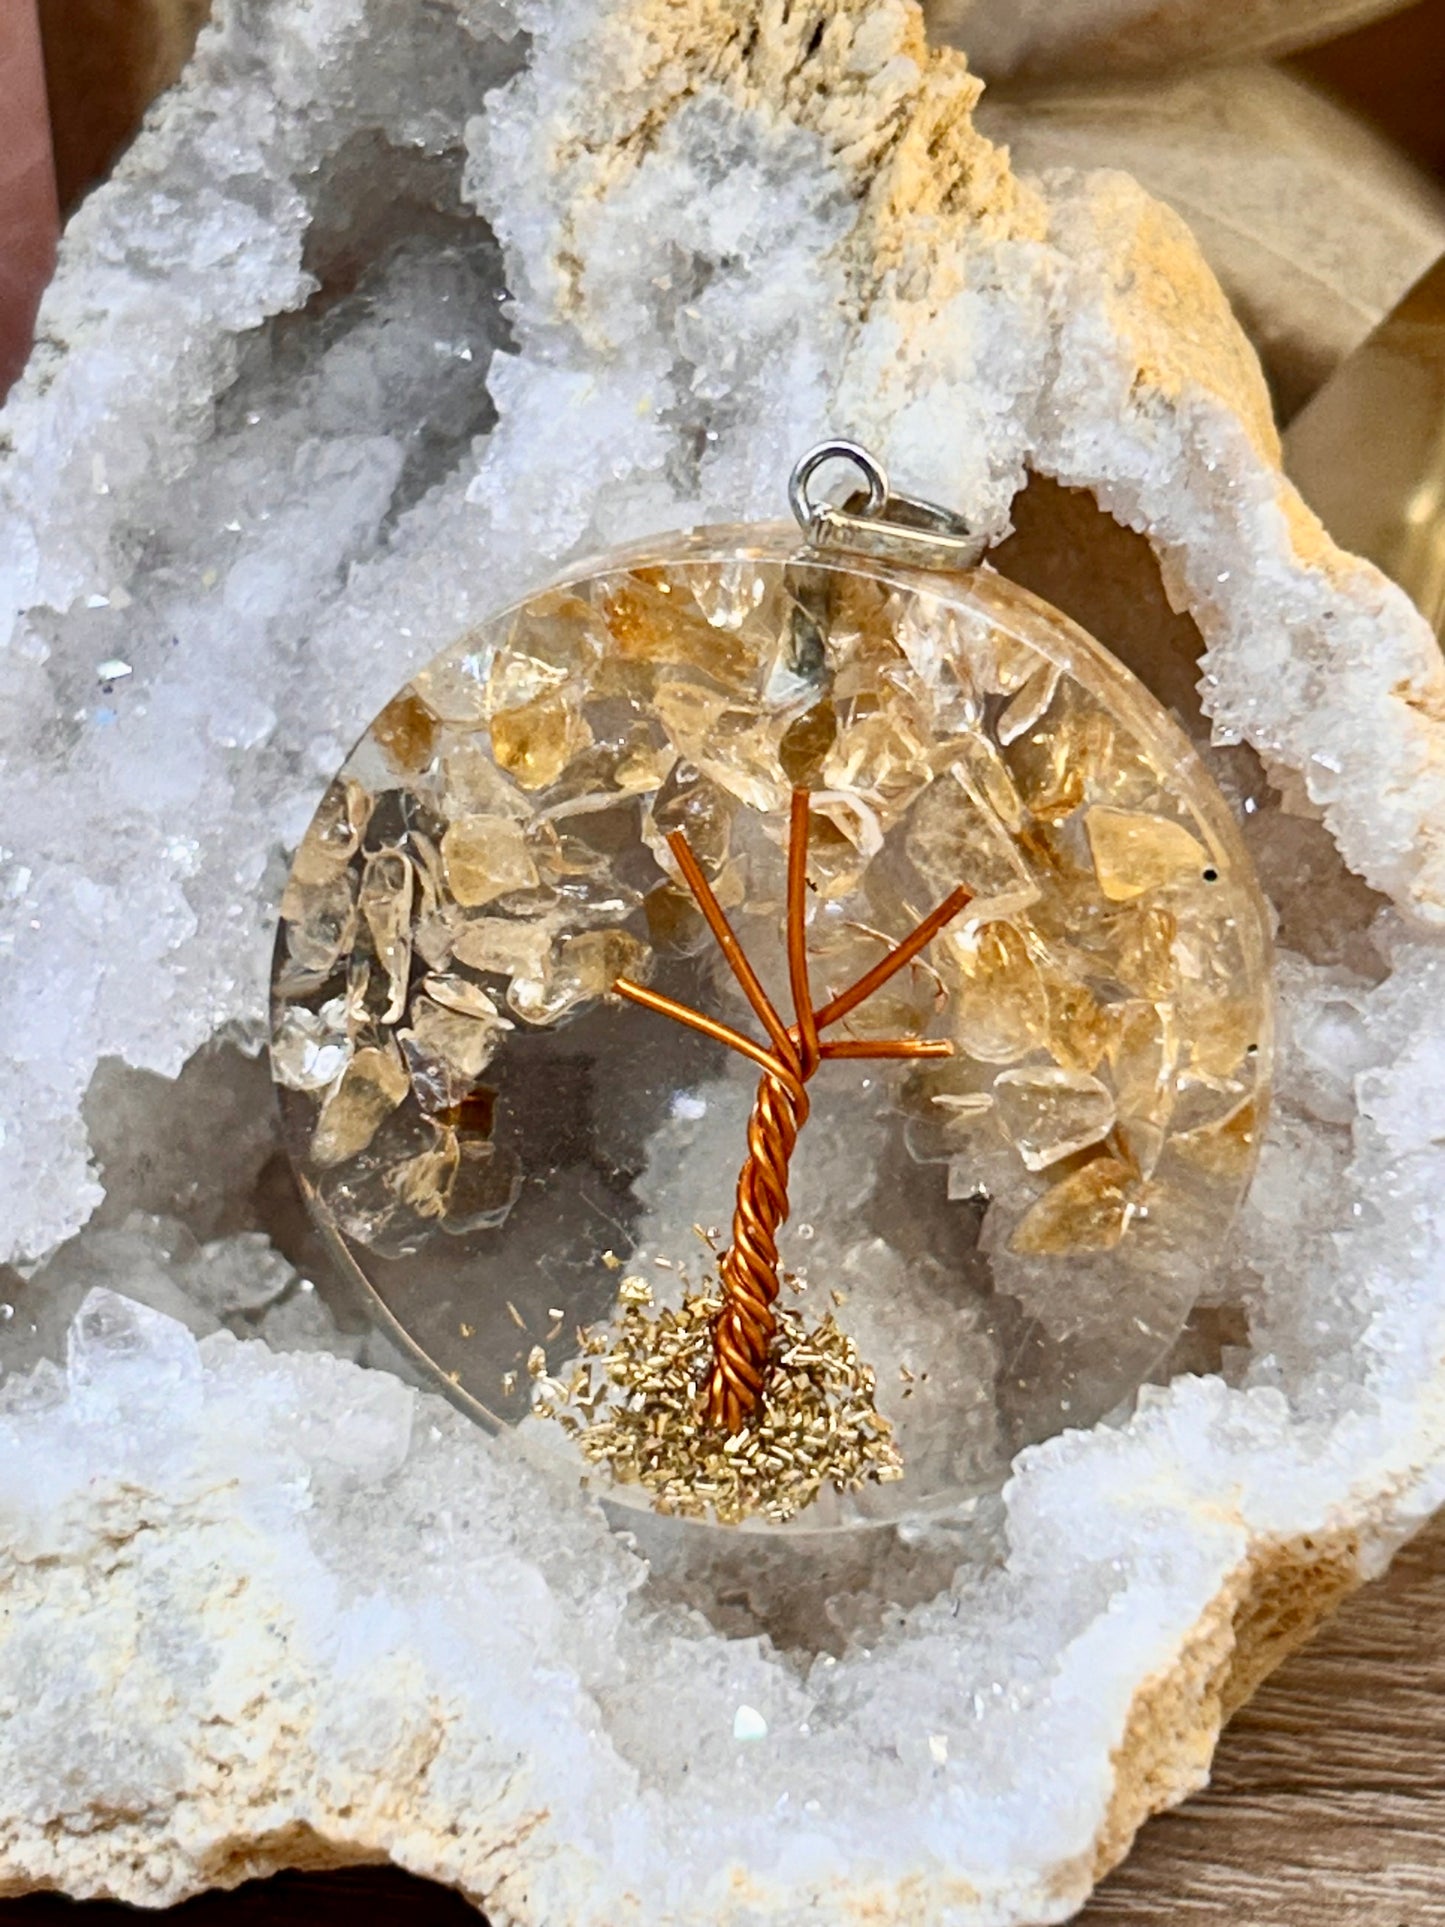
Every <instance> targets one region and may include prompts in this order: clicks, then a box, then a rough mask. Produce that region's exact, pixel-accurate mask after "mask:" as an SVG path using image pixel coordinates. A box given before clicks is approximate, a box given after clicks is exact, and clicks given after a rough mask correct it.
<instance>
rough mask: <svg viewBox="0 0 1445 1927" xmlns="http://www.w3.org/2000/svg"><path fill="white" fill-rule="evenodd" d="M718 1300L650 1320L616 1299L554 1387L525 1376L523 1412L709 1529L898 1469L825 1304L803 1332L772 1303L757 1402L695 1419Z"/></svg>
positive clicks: (701, 1298) (784, 1514)
mask: <svg viewBox="0 0 1445 1927" xmlns="http://www.w3.org/2000/svg"><path fill="white" fill-rule="evenodd" d="M721 1302H722V1301H721V1299H720V1297H718V1296H717V1295H715V1292H714V1293H711V1294H710V1293H709V1291H708V1290H707V1289H704V1290H703V1291H700V1292H689V1293H688V1294H687V1295H686V1296H685V1297H684V1299H683V1301H682V1304H681V1307H680V1308H679V1309H678V1310H676V1311H673V1310H663V1311H660V1312H659V1313H658V1314H657V1316H656V1317H649V1316H648V1315H647V1313H646V1312H645V1311H644V1310H643V1308H642V1307H641V1306H640V1305H638V1304H635V1303H633V1304H628V1303H625V1302H624V1304H623V1306H622V1311H621V1316H620V1317H619V1319H618V1320H617V1322H616V1324H615V1325H613V1326H612V1328H611V1329H610V1331H608V1332H607V1333H606V1334H605V1336H604V1335H603V1334H601V1333H598V1332H596V1331H593V1332H589V1333H588V1334H587V1339H588V1343H587V1345H586V1348H585V1349H586V1352H587V1353H588V1355H589V1356H588V1357H587V1358H584V1360H583V1362H582V1363H581V1364H580V1365H579V1366H578V1367H577V1368H576V1370H575V1371H574V1372H573V1374H572V1377H571V1379H570V1381H569V1383H568V1385H567V1386H566V1387H561V1386H560V1385H559V1382H558V1381H556V1380H548V1381H547V1382H546V1384H545V1385H544V1386H539V1388H538V1390H539V1392H541V1393H543V1394H544V1396H542V1397H539V1399H538V1400H537V1402H536V1403H535V1405H534V1407H533V1409H534V1411H536V1412H537V1413H538V1414H539V1416H542V1417H547V1418H552V1419H556V1420H557V1421H558V1423H559V1424H562V1425H563V1426H564V1427H565V1429H566V1430H567V1431H569V1432H571V1433H572V1434H573V1436H575V1437H576V1439H577V1443H578V1445H579V1447H580V1448H581V1450H582V1453H583V1454H584V1456H585V1457H586V1458H588V1459H589V1460H591V1461H592V1462H593V1463H594V1464H597V1465H605V1466H606V1467H607V1469H608V1471H609V1472H610V1473H611V1475H612V1477H613V1478H614V1479H615V1480H617V1481H618V1483H619V1484H623V1485H642V1486H645V1487H646V1489H647V1490H648V1491H649V1492H650V1493H651V1494H652V1498H653V1504H654V1505H655V1507H656V1508H657V1510H658V1511H659V1512H664V1513H675V1514H677V1515H679V1516H681V1517H683V1518H689V1519H702V1518H706V1517H707V1516H708V1514H709V1513H710V1512H711V1513H712V1514H713V1515H714V1516H715V1517H716V1519H717V1520H718V1522H719V1524H721V1525H736V1524H737V1523H738V1522H739V1521H740V1520H742V1519H745V1518H748V1517H752V1516H755V1515H756V1516H760V1517H762V1518H764V1519H767V1520H768V1521H770V1522H771V1523H772V1524H775V1525H781V1524H782V1523H783V1522H784V1520H787V1519H791V1518H792V1517H793V1515H794V1514H795V1513H797V1512H799V1511H801V1510H802V1508H803V1507H804V1506H806V1505H809V1504H810V1503H811V1502H812V1501H813V1500H814V1499H815V1498H817V1496H818V1494H819V1493H820V1492H821V1491H822V1489H823V1487H824V1486H825V1485H832V1486H834V1487H836V1489H837V1490H838V1491H840V1492H855V1491H857V1490H858V1489H859V1488H860V1487H861V1486H863V1485H865V1484H867V1483H869V1482H870V1481H876V1482H878V1483H880V1484H881V1483H885V1482H887V1481H890V1480H894V1479H901V1478H902V1476H903V1462H902V1460H901V1458H900V1457H899V1453H898V1447H897V1446H896V1444H895V1443H894V1440H893V1429H892V1427H891V1426H890V1425H889V1423H888V1420H887V1419H885V1418H884V1417H883V1416H882V1415H881V1414H880V1413H879V1411H878V1409H877V1407H876V1406H875V1404H874V1392H875V1388H876V1380H875V1375H874V1373H873V1371H872V1369H871V1367H869V1366H867V1365H865V1364H864V1363H863V1361H862V1360H861V1359H860V1358H859V1356H858V1350H857V1347H856V1346H855V1345H854V1343H853V1341H852V1339H850V1338H848V1337H847V1336H845V1334H844V1333H843V1332H841V1331H840V1330H839V1329H838V1327H837V1325H836V1324H835V1323H834V1321H833V1318H832V1315H831V1313H830V1314H829V1315H828V1316H827V1317H825V1318H824V1319H823V1320H822V1321H821V1322H820V1323H819V1324H817V1325H814V1326H812V1327H811V1328H809V1327H808V1326H806V1325H805V1324H804V1322H803V1319H802V1316H801V1314H800V1313H798V1312H796V1311H794V1310H792V1309H791V1308H785V1307H782V1306H779V1308H778V1330H777V1333H776V1336H775V1339H774V1352H773V1365H772V1370H771V1371H770V1372H769V1374H768V1379H767V1387H766V1390H765V1392H764V1395H763V1400H762V1405H761V1408H760V1410H759V1412H758V1413H757V1414H756V1416H755V1417H754V1418H753V1419H751V1420H750V1421H749V1422H748V1423H747V1424H746V1425H745V1426H744V1427H743V1429H742V1430H741V1431H739V1432H735V1433H731V1434H729V1433H726V1432H723V1431H720V1430H717V1429H714V1428H712V1427H709V1426H707V1425H706V1424H705V1422H704V1420H703V1418H702V1416H701V1407H702V1396H703V1391H704V1387H705V1385H706V1382H707V1377H708V1373H709V1372H710V1370H711V1368H712V1326H713V1320H714V1319H715V1318H716V1317H717V1315H718V1311H719V1309H720V1308H721ZM593 1359H595V1360H597V1364H598V1367H599V1368H600V1370H601V1374H602V1376H601V1377H600V1378H597V1379H594V1377H593V1371H594V1365H593V1363H592V1362H591V1361H592V1360H593ZM557 1392H560V1394H561V1395H560V1396H558V1397H553V1396H550V1395H551V1394H554V1393H557ZM574 1415H575V1416H574ZM579 1418H580V1421H581V1423H580V1427H579V1424H578V1420H579Z"/></svg>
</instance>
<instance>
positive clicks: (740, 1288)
mask: <svg viewBox="0 0 1445 1927" xmlns="http://www.w3.org/2000/svg"><path fill="white" fill-rule="evenodd" d="M809 823H810V804H809V797H808V792H807V791H806V790H794V791H793V796H792V807H791V815H790V820H789V829H788V863H787V914H786V937H787V956H788V979H789V990H790V992H791V996H792V1003H793V1016H794V1021H793V1022H792V1023H791V1024H785V1023H784V1021H783V1019H782V1017H781V1016H780V1015H779V1013H778V1010H777V1007H776V1005H775V1004H774V1003H773V1001H772V999H771V998H770V997H769V996H768V994H767V992H766V990H765V989H764V988H763V985H762V981H761V979H760V978H759V976H758V974H757V972H756V970H754V968H753V966H752V964H751V963H750V962H749V961H748V957H747V954H746V952H745V951H744V949H743V946H742V944H741V943H740V942H739V941H738V938H737V935H736V933H735V932H734V930H733V928H732V926H731V924H730V923H729V922H728V919H727V916H726V913H725V912H724V910H723V908H722V906H721V904H720V903H719V902H718V900H717V897H716V895H715V894H714V892H713V889H712V886H711V884H710V883H709V882H708V880H707V877H706V876H705V875H704V873H703V870H702V866H701V864H700V863H699V862H698V860H697V857H696V855H695V854H694V852H693V850H692V847H691V845H690V844H689V843H688V841H687V838H686V836H685V835H684V834H683V833H682V831H681V830H675V831H674V832H673V833H672V834H671V835H670V836H669V837H668V839H667V842H668V847H669V849H670V850H671V851H672V854H673V858H674V860H675V861H676V863H677V867H678V869H679V871H680V872H681V875H682V878H683V881H684V882H685V883H686V884H687V887H688V889H689V890H690V891H691V892H692V895H693V897H694V898H695V900H696V902H697V906H698V908H699V910H700V911H701V912H702V915H703V917H704V918H705V919H706V921H707V925H708V928H709V929H710V930H711V932H712V934H713V937H714V938H715V939H716V941H717V945H718V948H719V949H720V950H721V951H722V954H723V956H724V957H725V958H726V960H727V963H728V966H729V968H730V969H731V970H732V973H733V975H734V976H735V977H736V978H737V981H738V984H739V986H740V987H741V989H742V992H743V995H744V996H745V997H746V998H747V1000H748V1002H749V1003H750V1004H751V1005H752V1007H753V1009H754V1011H755V1012H756V1013H757V1016H758V1019H759V1021H760V1022H761V1024H762V1026H763V1029H764V1030H765V1031H766V1032H767V1035H768V1039H769V1043H770V1045H771V1048H769V1047H768V1046H767V1045H764V1044H760V1043H758V1042H756V1041H755V1040H754V1039H753V1038H751V1037H748V1036H746V1035H745V1034H744V1033H743V1032H742V1031H739V1030H735V1029H734V1028H733V1027H732V1026H731V1025H730V1024H725V1023H723V1022H721V1021H720V1020H719V1019H717V1018H715V1017H709V1016H707V1015H705V1014H704V1013H703V1012H702V1011H699V1010H694V1009H692V1008H691V1007H690V1006H689V1005H687V1004H681V1003H677V1002H675V1001H674V1000H673V999H672V998H670V997H664V996H662V995H660V994H659V993H658V992H657V991H654V990H649V989H648V988H647V986H646V985H645V984H639V983H634V982H633V981H632V980H631V979H629V978H627V977H619V978H618V979H617V981H616V983H615V984H614V985H613V988H614V990H616V991H617V992H618V994H619V995H621V996H623V997H627V998H629V999H630V1000H631V1001H632V1002H633V1003H636V1004H641V1005H644V1006H645V1007H646V1008H647V1009H649V1010H655V1011H660V1012H661V1013H662V1014H663V1015H665V1016H668V1017H672V1018H674V1019H676V1021H677V1022H678V1023H680V1024H686V1025H688V1026H689V1027H690V1028H691V1029H693V1030H697V1031H701V1032H702V1033H703V1034H704V1035H705V1036H707V1037H711V1038H714V1039H715V1040H716V1041H717V1042H719V1043H723V1044H727V1045H728V1046H729V1047H730V1048H731V1049H733V1050H735V1051H739V1052H741V1054H742V1055H743V1056H744V1057H749V1058H751V1059H752V1060H753V1061H754V1062H755V1063H756V1064H758V1065H760V1066H761V1068H762V1073H763V1074H762V1077H761V1079H760V1081H759V1083H758V1091H757V1096H756V1097H755V1098H754V1100H753V1108H752V1112H751V1114H750V1116H749V1118H748V1154H747V1157H746V1159H745V1161H744V1163H743V1167H742V1170H741V1171H740V1172H739V1174H738V1184H737V1200H736V1204H735V1206H734V1210H733V1222H732V1236H731V1242H730V1243H729V1245H728V1249H727V1251H726V1252H725V1253H724V1255H723V1258H722V1262H721V1266H720V1271H719V1276H720V1280H721V1286H722V1298H723V1303H722V1309H721V1311H720V1312H719V1314H718V1317H717V1320H716V1322H715V1324H714V1326H713V1361H712V1370H711V1372H710V1374H709V1377H708V1383H707V1391H706V1396H705V1401H704V1416H705V1417H706V1419H707V1421H708V1423H709V1424H711V1425H714V1426H718V1427H721V1428H722V1429H723V1430H725V1431H727V1432H737V1431H739V1430H740V1429H741V1428H742V1426H743V1425H744V1424H745V1423H746V1422H747V1420H748V1418H749V1417H750V1416H751V1415H752V1414H753V1412H755V1411H756V1409H757V1406H758V1402H759V1400H760V1398H761V1396H762V1391H763V1386H764V1383H765V1380H766V1377H767V1371H768V1365H769V1360H770V1357H771V1351H772V1342H773V1335H774V1332H775V1330H776V1328H777V1319H776V1314H775V1312H774V1309H773V1306H774V1301H775V1300H776V1298H777V1295H778V1285H779V1277H778V1230H779V1227H780V1226H781V1225H782V1224H783V1222H784V1221H785V1219H786V1218H787V1215H788V1169H789V1164H790V1161H791V1158H792V1155H793V1148H794V1146H795V1145H796V1143H797V1140H798V1133H799V1132H800V1131H801V1129H802V1127H803V1125H804V1124H805V1123H806V1122H807V1118H808V1108H809V1106H808V1092H807V1086H808V1083H809V1081H810V1080H811V1078H812V1077H813V1076H814V1074H815V1073H816V1071H817V1070H818V1067H819V1065H820V1064H822V1063H823V1062H824V1061H825V1060H826V1059H828V1058H840V1057H851V1058H860V1057H863V1058H867V1057H874V1058H920V1057H951V1056H952V1055H953V1045H952V1044H951V1043H950V1042H949V1041H948V1040H947V1039H945V1038H936V1039H935V1038H904V1037H899V1038H878V1039H873V1038H866V1039H854V1038H840V1039H825V1038H824V1037H823V1036H822V1033H823V1032H824V1031H825V1030H828V1029H829V1028H830V1027H831V1026H832V1025H834V1024H836V1023H838V1022H840V1021H841V1019H842V1018H844V1017H846V1016H847V1015H848V1014H849V1012H850V1011H853V1010H856V1009H857V1008H858V1006H859V1005H860V1004H861V1003H863V1002H864V1001H865V1000H866V999H867V998H869V997H871V996H872V995H873V993H874V992H875V991H876V990H878V989H880V988H881V986H882V985H883V984H885V983H887V982H888V980H889V978H890V977H892V976H894V975H895V974H896V973H897V972H898V971H900V970H902V969H904V968H905V966H906V965H908V964H909V963H911V962H912V961H913V959H914V958H915V957H917V956H918V955H919V954H920V953H921V952H922V951H923V950H924V949H926V948H927V946H928V945H929V943H931V942H932V940H933V938H934V937H935V936H937V935H938V933H939V931H941V930H942V929H943V928H944V927H945V926H946V925H947V924H949V923H951V922H952V920H953V919H954V917H956V916H957V915H958V913H959V912H960V911H961V910H962V909H963V908H964V906H965V905H966V904H967V903H969V902H970V901H971V900H972V893H971V892H970V891H968V890H966V889H963V888H962V887H960V888H958V889H956V890H953V891H951V892H950V894H949V895H948V896H947V897H945V898H944V900H943V901H942V903H940V904H939V905H938V906H937V908H936V909H934V910H932V911H930V912H929V914H928V915H927V916H926V917H925V918H924V919H923V920H922V922H921V923H919V924H918V925H916V927H915V928H914V929H913V930H912V931H911V932H910V933H909V934H908V936H906V937H905V938H904V939H903V940H902V942H900V943H897V944H895V945H894V946H893V948H892V949H891V950H889V951H888V952H887V954H886V955H885V956H883V957H882V958H880V960H879V961H878V962H877V963H876V964H874V966H873V967H872V969H871V970H867V971H865V972H864V974H863V975H862V976H861V977H859V978H858V980H857V981H856V982H855V983H853V984H852V985H850V987H849V988H848V989H847V990H844V991H841V992H840V993H839V994H838V995H837V996H836V997H833V998H831V999H830V1000H829V1002H827V1003H826V1004H823V1005H821V1006H820V1007H819V1008H817V1009H815V1008H814V1006H813V998H812V991H811V989H810V986H809V981H808V948H807V891H808V830H809Z"/></svg>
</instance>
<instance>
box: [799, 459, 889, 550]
mask: <svg viewBox="0 0 1445 1927" xmlns="http://www.w3.org/2000/svg"><path fill="white" fill-rule="evenodd" d="M824 462H851V463H852V464H853V466H854V468H856V469H857V471H858V473H859V474H860V475H861V476H862V477H863V480H864V482H865V483H866V484H867V487H868V500H867V502H866V503H865V504H864V507H863V514H864V515H881V514H882V513H883V510H884V507H885V506H886V504H887V501H888V475H887V472H886V471H885V469H884V467H883V464H882V463H881V462H880V461H879V460H878V457H877V456H876V455H871V454H870V453H869V452H868V450H867V449H866V448H864V447H863V446H862V444H861V443H859V442H848V441H842V440H837V441H828V442H819V443H818V444H817V445H816V446H815V447H813V448H810V449H809V450H808V452H807V454H806V455H802V456H800V457H799V459H798V461H797V464H796V465H795V467H794V469H793V472H792V474H791V475H790V476H789V477H788V505H789V507H790V508H791V509H792V511H793V514H794V515H795V516H796V517H797V518H798V523H799V525H800V527H802V528H803V529H805V530H810V529H811V528H812V526H813V523H814V521H815V519H816V518H817V516H818V515H819V514H820V513H821V511H822V509H823V508H824V507H826V504H825V503H821V502H813V501H811V500H810V499H809V496H808V484H809V482H811V481H812V479H813V476H814V474H815V473H816V472H817V470H818V469H820V468H821V467H822V466H823V464H824Z"/></svg>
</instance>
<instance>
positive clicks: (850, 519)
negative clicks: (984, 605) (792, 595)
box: [788, 438, 988, 570]
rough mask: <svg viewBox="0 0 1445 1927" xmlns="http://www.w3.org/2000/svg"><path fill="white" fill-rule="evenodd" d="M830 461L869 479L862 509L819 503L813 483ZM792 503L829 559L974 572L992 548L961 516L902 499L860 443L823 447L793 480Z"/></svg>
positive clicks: (820, 444)
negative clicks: (852, 558)
mask: <svg viewBox="0 0 1445 1927" xmlns="http://www.w3.org/2000/svg"><path fill="white" fill-rule="evenodd" d="M824 462H848V463H850V464H851V465H852V466H853V467H854V468H855V469H857V471H858V473H859V474H860V475H861V476H862V478H863V486H864V491H865V492H864V499H863V503H862V505H861V507H860V508H857V509H855V508H852V507H849V508H835V507H834V506H833V504H832V503H831V502H815V501H814V500H813V499H812V497H811V496H810V495H809V494H808V484H809V482H810V481H811V480H812V478H813V476H814V474H815V473H816V471H817V470H818V469H819V468H821V467H822V465H823V464H824ZM788 501H789V504H790V505H791V507H792V511H793V514H794V515H795V516H796V517H797V519H798V524H799V526H800V527H801V529H802V531H803V533H804V535H806V536H807V538H808V541H809V543H810V544H811V545H812V547H813V548H815V549H819V550H822V551H823V552H824V553H825V554H837V555H867V556H872V557H874V558H876V559H877V560H878V561H881V562H893V563H896V564H898V565H900V566H902V567H904V568H912V569H945V570H956V569H974V568H977V566H978V564H979V563H980V562H981V561H982V559H983V555H984V551H985V550H986V549H987V547H988V540H987V537H985V536H982V535H977V534H975V533H973V532H972V531H971V530H970V529H969V526H968V524H967V523H966V522H965V521H964V520H963V519H962V517H961V516H958V515H954V514H953V513H952V512H951V511H950V510H949V509H946V508H942V507H940V506H939V504H938V503H937V502H921V501H919V500H917V499H916V498H915V497H914V496H912V495H900V494H897V493H896V492H895V491H894V490H893V489H892V488H890V486H889V483H888V472H887V470H886V469H885V468H884V466H883V464H882V463H881V462H880V461H879V460H878V458H877V456H876V455H874V454H872V453H871V452H870V451H869V450H868V449H866V448H864V447H863V446H862V445H861V444H860V443H858V442H850V441H844V440H842V439H837V438H835V439H833V440H830V441H826V442H818V443H817V444H816V445H815V446H814V447H812V448H810V449H809V450H808V451H807V453H806V454H805V455H803V456H801V457H800V458H799V460H798V461H797V463H796V464H795V465H794V468H793V472H792V474H791V476H789V478H788Z"/></svg>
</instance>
